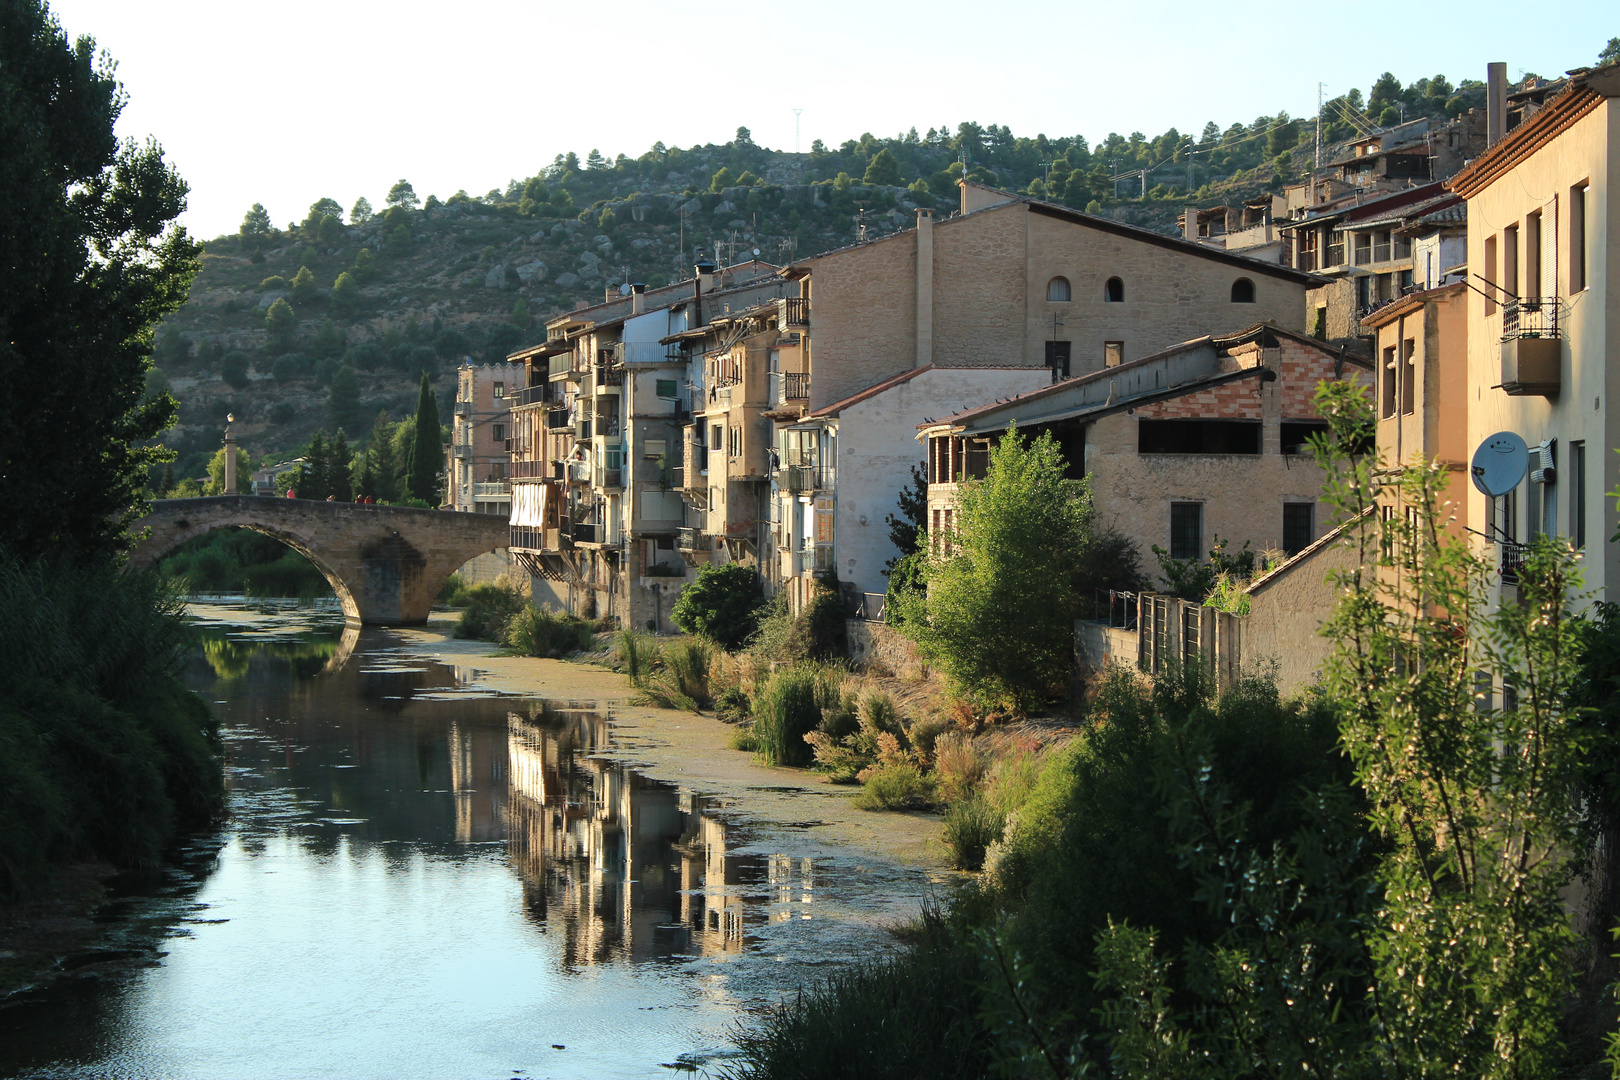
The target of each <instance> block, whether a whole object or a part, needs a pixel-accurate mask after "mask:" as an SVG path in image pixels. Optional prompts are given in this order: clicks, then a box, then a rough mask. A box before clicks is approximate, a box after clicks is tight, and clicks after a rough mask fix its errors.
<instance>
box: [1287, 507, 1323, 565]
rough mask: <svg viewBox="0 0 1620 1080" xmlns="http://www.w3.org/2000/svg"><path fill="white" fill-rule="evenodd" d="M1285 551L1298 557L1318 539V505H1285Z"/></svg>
mask: <svg viewBox="0 0 1620 1080" xmlns="http://www.w3.org/2000/svg"><path fill="white" fill-rule="evenodd" d="M1282 524H1283V544H1282V546H1283V550H1284V551H1286V552H1288V554H1290V555H1298V554H1299V553H1300V552H1301V551H1304V550H1305V549H1306V548H1308V547H1310V546H1311V541H1313V540H1315V539H1316V504H1315V503H1283V522H1282Z"/></svg>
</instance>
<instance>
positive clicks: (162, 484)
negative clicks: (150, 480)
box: [157, 461, 174, 499]
mask: <svg viewBox="0 0 1620 1080" xmlns="http://www.w3.org/2000/svg"><path fill="white" fill-rule="evenodd" d="M173 490H174V462H172V461H165V462H164V463H163V476H162V478H161V479H160V480H158V489H157V497H158V498H160V499H167V498H168V497H169V492H171V491H173Z"/></svg>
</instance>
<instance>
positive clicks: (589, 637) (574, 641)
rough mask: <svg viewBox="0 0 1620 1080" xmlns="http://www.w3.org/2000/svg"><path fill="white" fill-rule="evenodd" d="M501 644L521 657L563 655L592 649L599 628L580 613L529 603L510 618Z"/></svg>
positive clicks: (502, 635)
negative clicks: (580, 615) (558, 610)
mask: <svg viewBox="0 0 1620 1080" xmlns="http://www.w3.org/2000/svg"><path fill="white" fill-rule="evenodd" d="M501 644H502V645H504V646H506V648H508V649H510V650H511V651H512V652H514V653H517V654H518V655H519V656H542V657H562V656H567V655H569V654H570V653H576V652H585V651H587V650H589V649H590V648H591V647H592V646H594V645H595V644H596V631H595V628H594V624H593V623H590V622H587V621H586V620H584V619H582V618H580V617H579V616H578V615H573V614H569V613H568V612H556V611H552V610H551V609H550V608H543V607H535V606H534V605H532V604H525V605H524V606H523V607H521V608H519V609H518V610H517V612H515V613H514V614H513V615H512V616H511V618H510V619H509V620H508V621H507V623H506V628H505V629H504V630H503V631H502V633H501Z"/></svg>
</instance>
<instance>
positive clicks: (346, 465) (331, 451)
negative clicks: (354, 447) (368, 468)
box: [326, 428, 354, 502]
mask: <svg viewBox="0 0 1620 1080" xmlns="http://www.w3.org/2000/svg"><path fill="white" fill-rule="evenodd" d="M326 453H327V470H326V476H327V482H326V487H327V492H326V493H327V494H328V495H334V496H336V497H337V501H338V502H353V501H354V473H353V471H352V470H353V468H354V462H353V460H352V459H353V455H352V454H351V453H350V452H349V439H348V436H346V435H344V434H343V429H342V428H338V430H337V434H336V435H334V436H332V444H331V446H329V447H328V448H327V451H326Z"/></svg>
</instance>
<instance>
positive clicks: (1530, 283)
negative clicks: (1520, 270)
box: [1524, 210, 1541, 296]
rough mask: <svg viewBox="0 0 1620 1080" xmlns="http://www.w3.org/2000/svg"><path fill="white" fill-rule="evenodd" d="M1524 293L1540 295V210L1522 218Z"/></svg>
mask: <svg viewBox="0 0 1620 1080" xmlns="http://www.w3.org/2000/svg"><path fill="white" fill-rule="evenodd" d="M1524 295H1526V296H1540V295H1541V211H1540V210H1537V211H1536V212H1535V213H1533V214H1531V215H1529V216H1528V217H1526V218H1525V219H1524Z"/></svg>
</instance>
